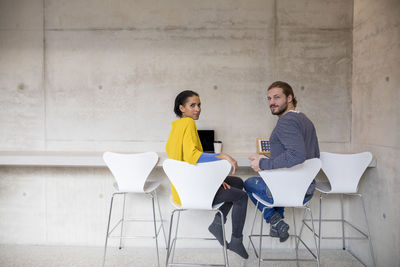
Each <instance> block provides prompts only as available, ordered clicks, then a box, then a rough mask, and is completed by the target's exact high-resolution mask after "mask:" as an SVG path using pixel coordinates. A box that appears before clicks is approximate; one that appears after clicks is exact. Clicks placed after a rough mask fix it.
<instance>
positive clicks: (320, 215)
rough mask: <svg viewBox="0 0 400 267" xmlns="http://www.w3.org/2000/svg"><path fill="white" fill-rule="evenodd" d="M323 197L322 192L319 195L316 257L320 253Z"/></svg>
mask: <svg viewBox="0 0 400 267" xmlns="http://www.w3.org/2000/svg"><path fill="white" fill-rule="evenodd" d="M323 197H324V194H322V193H321V194H320V195H319V215H318V216H319V220H318V258H320V255H321V239H322V237H321V231H322V230H321V227H322V198H323Z"/></svg>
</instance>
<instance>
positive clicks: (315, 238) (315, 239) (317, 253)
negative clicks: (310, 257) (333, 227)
mask: <svg viewBox="0 0 400 267" xmlns="http://www.w3.org/2000/svg"><path fill="white" fill-rule="evenodd" d="M307 210H308V212H309V213H310V218H311V226H312V230H313V237H314V244H315V255H316V258H317V265H318V267H319V266H320V262H319V249H318V245H317V237H316V236H315V227H314V217H313V216H312V212H311V209H310V208H309V207H307Z"/></svg>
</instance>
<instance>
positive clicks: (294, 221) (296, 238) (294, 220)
mask: <svg viewBox="0 0 400 267" xmlns="http://www.w3.org/2000/svg"><path fill="white" fill-rule="evenodd" d="M292 214H293V228H294V229H293V230H294V237H295V242H296V243H298V242H300V241H298V240H299V237H298V236H297V231H296V216H295V214H294V208H292ZM295 250H296V265H297V266H299V247H298V246H296V249H295Z"/></svg>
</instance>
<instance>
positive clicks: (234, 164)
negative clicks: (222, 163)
mask: <svg viewBox="0 0 400 267" xmlns="http://www.w3.org/2000/svg"><path fill="white" fill-rule="evenodd" d="M216 157H217V158H219V159H226V160H227V161H229V163H230V164H231V165H232V167H233V170H232V174H235V173H236V171H237V169H238V165H237V162H236V160H235V159H234V158H232V157H231V156H229V155H228V154H225V153H221V154H219V155H218V156H216Z"/></svg>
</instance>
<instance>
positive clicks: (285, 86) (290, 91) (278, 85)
mask: <svg viewBox="0 0 400 267" xmlns="http://www.w3.org/2000/svg"><path fill="white" fill-rule="evenodd" d="M272 88H281V89H282V91H283V93H284V94H285V96H286V97H288V96H289V95H292V98H293V100H292V103H293V106H294V107H296V105H297V99H296V97H294V93H293V89H292V87H291V86H290V85H289V84H288V83H285V82H281V81H276V82H273V83H272V84H271V85H270V86H269V87H268V91H269V90H271V89H272Z"/></svg>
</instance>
